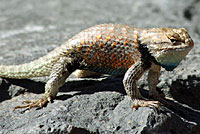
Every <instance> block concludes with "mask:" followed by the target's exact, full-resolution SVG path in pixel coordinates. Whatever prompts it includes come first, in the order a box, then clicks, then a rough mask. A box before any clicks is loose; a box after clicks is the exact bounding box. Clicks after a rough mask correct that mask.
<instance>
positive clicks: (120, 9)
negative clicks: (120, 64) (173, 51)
mask: <svg viewBox="0 0 200 134" xmlns="http://www.w3.org/2000/svg"><path fill="white" fill-rule="evenodd" d="M199 14H200V1H199V0H190V1H188V0H182V1H169V0H162V1H160V0H149V1H145V0H135V1H132V0H126V1H124V0H109V1H107V0H101V1H98V0H92V1H90V0H74V1H71V0H65V1H64V0H57V1H55V0H34V1H33V0H26V1H23V0H9V1H8V0H1V2H0V48H1V51H0V64H7V65H8V64H20V63H25V62H28V61H31V60H34V59H37V58H38V57H41V56H43V55H45V54H46V53H48V52H49V51H51V50H52V49H53V48H55V47H57V46H59V45H60V44H61V43H63V42H65V41H66V40H67V39H69V38H70V37H71V36H72V35H74V34H76V33H77V32H79V31H81V30H83V29H85V28H88V27H90V26H93V25H96V24H100V23H123V24H130V25H134V26H136V27H185V28H186V29H188V31H189V33H190V35H191V36H192V38H193V40H194V42H195V47H194V49H193V50H192V51H191V52H190V53H189V55H188V56H187V57H186V58H185V59H184V61H182V62H181V64H180V65H179V66H178V67H177V68H176V69H175V70H174V71H172V72H167V71H165V70H164V69H162V74H161V77H160V82H159V84H158V90H160V91H161V92H163V93H164V94H165V95H166V96H167V97H168V98H170V99H169V100H168V101H169V102H170V103H171V104H173V107H170V106H161V107H160V108H158V109H155V108H139V109H138V110H134V111H133V110H132V109H131V106H132V101H131V100H130V98H129V97H127V95H126V94H125V91H124V89H123V85H122V78H120V77H108V76H101V77H100V78H82V79H80V78H75V77H74V76H73V75H72V76H71V77H70V78H69V79H68V80H67V81H66V83H65V85H64V86H63V87H62V88H61V89H60V92H59V94H58V96H57V98H56V99H55V100H54V102H53V103H51V104H48V105H47V106H46V107H45V108H42V109H31V110H28V109H20V110H16V111H13V108H14V107H15V106H17V105H20V104H21V102H22V101H24V100H27V99H36V98H39V96H40V95H41V94H42V93H43V92H44V84H45V82H46V81H47V79H48V78H46V77H45V78H34V79H23V80H14V79H2V78H0V133H2V134H23V133H24V134H27V133H52V134H55V133H57V134H61V133H70V134H88V133H91V134H92V133H101V134H110V133H120V134H123V133H125V134H130V133H131V134H136V133H137V134H146V133H148V134H199V133H200V99H199V98H200V69H199V67H200V47H199V43H200V39H199V37H200V24H199V22H200V16H199ZM144 78H145V77H143V78H142V79H141V80H140V81H139V82H138V85H139V86H140V89H141V91H142V93H143V94H144V95H146V94H147V91H146V89H148V88H147V82H146V80H145V79H144Z"/></svg>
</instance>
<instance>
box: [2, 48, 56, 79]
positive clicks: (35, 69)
mask: <svg viewBox="0 0 200 134" xmlns="http://www.w3.org/2000/svg"><path fill="white" fill-rule="evenodd" d="M58 51H59V50H57V49H55V50H54V51H51V52H50V53H49V54H48V55H46V56H44V57H41V58H39V59H37V60H34V61H31V62H29V63H25V64H21V65H8V66H6V65H1V66H0V77H4V78H14V79H23V78H32V77H41V76H49V75H50V73H51V70H52V67H53V65H54V64H55V63H56V62H57V59H58V57H59V56H58V54H59V53H58Z"/></svg>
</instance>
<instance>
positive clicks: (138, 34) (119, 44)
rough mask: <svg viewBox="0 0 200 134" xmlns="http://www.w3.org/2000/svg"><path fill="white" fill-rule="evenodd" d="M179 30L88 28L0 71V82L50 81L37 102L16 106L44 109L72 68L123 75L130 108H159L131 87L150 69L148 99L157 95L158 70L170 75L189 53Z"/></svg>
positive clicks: (186, 40) (188, 39)
mask: <svg viewBox="0 0 200 134" xmlns="http://www.w3.org/2000/svg"><path fill="white" fill-rule="evenodd" d="M193 46H194V43H193V41H192V39H191V37H190V36H189V34H188V32H187V31H186V30H185V29H184V28H180V29H174V28H151V29H150V28H149V29H148V28H135V27H133V26H130V25H121V24H101V25H96V26H93V27H90V28H88V29H86V30H84V31H82V32H80V33H78V34H77V35H75V36H74V37H72V38H71V39H69V40H68V41H67V42H66V43H64V44H62V45H61V46H60V47H58V48H56V49H55V50H53V51H51V52H50V53H48V54H47V55H46V56H44V57H41V58H39V59H38V60H35V61H32V62H30V63H25V64H22V65H13V66H4V65H2V66H0V77H5V78H15V79H21V78H31V77H41V76H49V80H48V81H47V83H46V85H45V93H44V94H43V96H42V98H40V99H38V100H35V101H26V102H27V103H28V104H27V105H24V106H17V107H15V109H17V108H25V107H29V108H32V107H37V106H41V107H43V106H44V104H46V103H47V102H48V101H51V100H52V99H53V98H55V97H56V95H57V93H58V89H59V88H60V87H61V86H62V85H63V84H64V82H65V80H66V78H67V77H68V76H69V75H70V74H71V73H72V72H74V71H75V70H76V69H82V70H88V71H93V72H98V73H106V74H111V75H119V74H125V75H124V79H123V84H124V88H125V90H126V93H127V94H128V96H130V97H131V99H132V100H133V102H134V103H133V108H137V107H146V106H156V107H157V106H158V104H159V102H158V101H150V100H146V99H144V98H143V97H142V96H141V94H140V92H139V90H138V89H137V86H136V82H137V81H138V80H139V79H140V77H141V76H142V75H143V73H144V72H145V71H147V70H149V73H148V83H149V90H150V92H149V94H150V95H151V96H156V95H157V92H156V85H157V83H158V78H159V75H160V68H161V67H163V68H165V69H166V70H167V71H171V70H173V69H174V68H175V67H177V66H178V64H179V63H180V61H181V60H182V59H183V58H184V57H185V56H186V55H187V54H188V52H189V51H190V50H191V49H192V48H193Z"/></svg>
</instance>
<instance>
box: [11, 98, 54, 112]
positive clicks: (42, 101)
mask: <svg viewBox="0 0 200 134" xmlns="http://www.w3.org/2000/svg"><path fill="white" fill-rule="evenodd" d="M51 100H52V97H50V96H49V97H46V96H43V97H42V98H40V99H38V100H34V101H29V100H27V101H24V102H23V103H25V104H26V105H23V106H16V107H15V108H14V110H16V109H19V108H29V109H31V108H34V107H44V106H45V105H46V104H47V103H48V102H51Z"/></svg>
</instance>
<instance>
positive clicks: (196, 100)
mask: <svg viewBox="0 0 200 134" xmlns="http://www.w3.org/2000/svg"><path fill="white" fill-rule="evenodd" d="M170 93H171V95H172V96H173V98H174V99H175V100H177V101H178V102H180V103H183V104H187V105H188V106H190V107H192V108H194V109H197V110H200V97H199V96H200V78H197V77H196V76H189V77H188V78H187V79H186V80H181V79H178V80H176V81H174V82H173V83H172V85H171V88H170Z"/></svg>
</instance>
